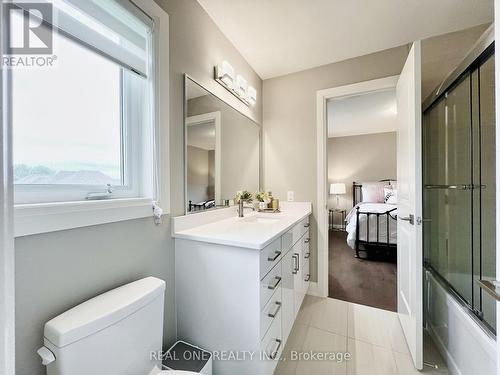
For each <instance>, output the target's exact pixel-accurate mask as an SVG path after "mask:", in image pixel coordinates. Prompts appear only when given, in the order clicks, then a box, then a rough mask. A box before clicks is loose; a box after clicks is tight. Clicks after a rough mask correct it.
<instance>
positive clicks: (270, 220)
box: [242, 214, 280, 225]
mask: <svg viewBox="0 0 500 375" xmlns="http://www.w3.org/2000/svg"><path fill="white" fill-rule="evenodd" d="M269 215H278V214H269ZM269 215H266V216H263V215H253V216H248V217H245V218H244V219H243V220H242V221H245V222H247V223H256V224H267V225H269V224H275V223H277V222H278V221H280V217H272V216H269Z"/></svg>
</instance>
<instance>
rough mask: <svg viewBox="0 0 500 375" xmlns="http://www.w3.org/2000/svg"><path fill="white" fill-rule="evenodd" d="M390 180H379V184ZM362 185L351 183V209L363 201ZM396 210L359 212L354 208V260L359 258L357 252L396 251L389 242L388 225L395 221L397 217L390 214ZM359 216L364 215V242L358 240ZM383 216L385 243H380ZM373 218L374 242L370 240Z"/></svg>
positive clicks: (393, 245)
mask: <svg viewBox="0 0 500 375" xmlns="http://www.w3.org/2000/svg"><path fill="white" fill-rule="evenodd" d="M389 181H390V180H380V181H379V182H389ZM362 187H363V185H362V184H360V183H357V182H353V183H352V204H353V207H356V205H357V204H358V203H360V202H362V201H363V192H362V189H361V188H362ZM396 209H397V208H396V207H394V208H392V209H390V210H388V211H386V212H360V211H359V206H358V207H356V241H355V246H354V250H355V251H356V258H359V252H360V251H364V252H366V253H368V251H369V250H370V249H375V250H380V249H394V250H396V249H397V244H393V243H390V242H389V240H390V238H389V225H390V220H394V221H397V215H396V216H393V215H391V213H392V212H393V211H395V210H396ZM360 215H366V240H360V239H359V228H360V222H359V217H360ZM381 216H385V217H386V220H385V222H386V224H387V225H386V234H385V238H386V241H384V242H381V241H380V224H379V223H380V217H381ZM372 217H373V218H374V219H375V220H376V221H377V236H376V237H377V238H376V239H375V241H374V240H373V239H372V240H370V218H372Z"/></svg>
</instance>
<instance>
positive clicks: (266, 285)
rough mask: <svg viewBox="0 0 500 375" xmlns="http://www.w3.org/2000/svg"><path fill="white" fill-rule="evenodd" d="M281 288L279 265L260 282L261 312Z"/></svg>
mask: <svg viewBox="0 0 500 375" xmlns="http://www.w3.org/2000/svg"><path fill="white" fill-rule="evenodd" d="M279 288H281V264H279V263H278V264H277V265H276V266H274V268H273V269H272V270H271V271H269V273H268V274H267V275H266V276H265V277H264V278H263V279H262V281H261V282H260V310H262V309H263V308H264V307H265V306H266V304H267V302H268V301H269V300H270V299H271V296H272V295H273V294H274V292H275V290H276V289H279Z"/></svg>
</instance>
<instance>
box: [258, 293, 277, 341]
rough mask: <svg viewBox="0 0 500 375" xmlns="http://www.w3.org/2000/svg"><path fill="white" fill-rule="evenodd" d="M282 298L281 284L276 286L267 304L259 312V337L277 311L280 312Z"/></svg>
mask: <svg viewBox="0 0 500 375" xmlns="http://www.w3.org/2000/svg"><path fill="white" fill-rule="evenodd" d="M281 306H282V298H281V286H280V287H278V288H276V290H275V291H274V294H273V296H272V297H271V299H270V300H269V302H267V305H266V306H265V307H264V308H263V309H262V311H261V312H260V338H261V339H262V338H263V337H264V335H265V334H266V332H267V330H268V329H269V327H270V326H271V324H272V322H273V321H274V319H276V317H277V316H278V314H279V313H281Z"/></svg>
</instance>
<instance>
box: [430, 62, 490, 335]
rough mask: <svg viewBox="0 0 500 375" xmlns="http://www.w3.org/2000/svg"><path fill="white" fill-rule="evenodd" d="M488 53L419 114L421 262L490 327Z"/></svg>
mask: <svg viewBox="0 0 500 375" xmlns="http://www.w3.org/2000/svg"><path fill="white" fill-rule="evenodd" d="M494 83H495V79H494V55H493V54H492V53H489V55H488V54H486V55H485V56H482V57H481V58H480V59H478V60H477V61H476V62H475V63H474V64H473V65H472V66H471V67H470V68H469V69H468V70H467V71H466V72H464V74H463V75H462V76H461V78H460V79H459V80H457V82H455V83H454V84H453V85H452V86H451V87H450V88H449V89H448V90H447V91H446V93H445V94H444V95H442V96H441V98H439V99H438V100H437V101H436V102H435V103H433V105H432V106H431V107H430V108H429V109H428V110H427V111H426V112H425V113H424V117H423V119H424V121H423V145H422V151H423V177H424V189H423V194H424V195H423V203H424V228H423V230H424V258H425V259H424V261H425V265H426V267H428V268H429V269H431V270H432V271H433V272H434V273H435V274H437V276H439V278H440V279H441V280H443V281H444V282H445V284H446V285H447V286H448V287H449V289H451V290H452V291H453V293H452V294H454V295H455V296H456V297H457V298H459V299H460V300H461V301H462V302H464V303H465V304H466V305H467V306H468V307H469V308H470V309H471V310H472V311H473V312H474V313H475V314H476V316H478V317H479V318H480V319H482V320H483V323H484V325H485V326H486V327H487V328H488V329H489V330H490V331H492V332H494V331H495V326H496V318H495V316H496V302H495V301H494V300H493V298H492V297H490V296H489V295H488V294H487V293H485V292H484V291H483V290H482V289H480V288H479V285H478V281H479V280H480V279H486V280H488V279H489V280H494V279H495V276H496V221H495V210H496V206H495V192H496V185H495V181H496V180H495V153H496V149H495V84H494Z"/></svg>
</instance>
